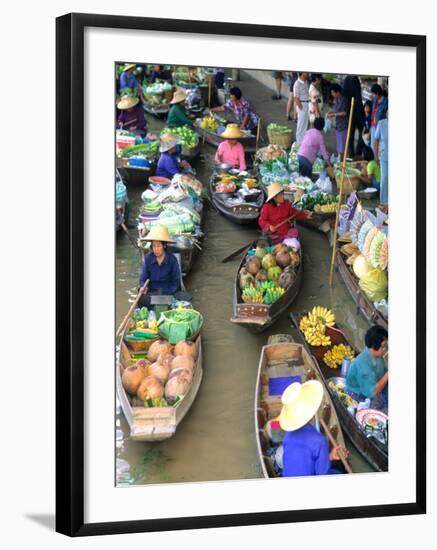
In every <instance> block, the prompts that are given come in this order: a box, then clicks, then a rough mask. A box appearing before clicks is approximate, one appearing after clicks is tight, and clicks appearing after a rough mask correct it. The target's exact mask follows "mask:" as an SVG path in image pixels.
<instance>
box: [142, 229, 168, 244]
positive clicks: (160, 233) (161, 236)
mask: <svg viewBox="0 0 437 550" xmlns="http://www.w3.org/2000/svg"><path fill="white" fill-rule="evenodd" d="M144 240H145V241H161V242H163V243H174V241H173V239H172V238H171V237H170V233H169V232H168V229H167V228H166V227H164V226H163V225H155V226H154V227H152V229H151V230H150V231H149V233H148V234H147V236H146V237H144Z"/></svg>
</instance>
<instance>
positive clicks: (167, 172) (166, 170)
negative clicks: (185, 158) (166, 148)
mask: <svg viewBox="0 0 437 550" xmlns="http://www.w3.org/2000/svg"><path fill="white" fill-rule="evenodd" d="M180 173H181V170H180V168H179V162H178V158H177V157H176V155H171V154H170V153H167V152H165V153H161V156H160V157H159V160H158V165H157V167H156V175H157V176H160V177H161V178H169V179H172V177H173V176H174V175H175V174H180Z"/></svg>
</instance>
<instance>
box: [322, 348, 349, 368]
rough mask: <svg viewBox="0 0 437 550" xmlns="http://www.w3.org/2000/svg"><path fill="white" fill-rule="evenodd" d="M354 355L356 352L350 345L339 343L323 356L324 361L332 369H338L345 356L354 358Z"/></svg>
mask: <svg viewBox="0 0 437 550" xmlns="http://www.w3.org/2000/svg"><path fill="white" fill-rule="evenodd" d="M354 356H355V353H354V351H353V349H352V348H351V347H350V346H345V345H344V344H338V346H334V347H333V348H331V349H330V350H329V351H327V352H326V353H325V355H324V356H323V361H324V362H325V364H326V365H328V367H330V368H331V369H336V368H338V367H339V366H340V365H341V362H342V361H343V358H344V357H349V358H351V359H352V357H354Z"/></svg>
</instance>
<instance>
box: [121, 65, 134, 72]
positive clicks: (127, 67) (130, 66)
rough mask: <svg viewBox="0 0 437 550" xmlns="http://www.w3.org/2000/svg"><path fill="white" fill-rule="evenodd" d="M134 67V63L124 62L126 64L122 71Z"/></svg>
mask: <svg viewBox="0 0 437 550" xmlns="http://www.w3.org/2000/svg"><path fill="white" fill-rule="evenodd" d="M135 67H136V65H135V63H126V65H125V66H124V67H123V72H124V71H128V70H129V69H135Z"/></svg>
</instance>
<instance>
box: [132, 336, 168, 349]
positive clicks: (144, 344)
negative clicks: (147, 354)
mask: <svg viewBox="0 0 437 550" xmlns="http://www.w3.org/2000/svg"><path fill="white" fill-rule="evenodd" d="M159 338H160V337H159V335H158V336H157V337H156V338H153V339H151V340H137V341H132V340H125V343H126V345H127V346H128V348H130V349H132V350H133V351H147V350H148V349H149V348H150V346H151V345H152V344H153V342H156V341H157V340H159Z"/></svg>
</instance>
